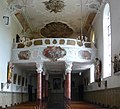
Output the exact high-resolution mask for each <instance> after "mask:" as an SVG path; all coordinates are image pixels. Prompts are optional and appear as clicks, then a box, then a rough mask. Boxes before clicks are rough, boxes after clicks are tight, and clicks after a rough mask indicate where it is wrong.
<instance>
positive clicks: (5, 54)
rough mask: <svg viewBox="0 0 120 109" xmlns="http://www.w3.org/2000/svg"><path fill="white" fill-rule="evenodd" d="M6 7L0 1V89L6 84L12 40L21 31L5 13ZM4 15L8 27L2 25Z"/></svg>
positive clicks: (15, 22) (13, 17)
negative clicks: (8, 20)
mask: <svg viewBox="0 0 120 109" xmlns="http://www.w3.org/2000/svg"><path fill="white" fill-rule="evenodd" d="M6 6H7V3H6V2H5V0H0V63H1V64H0V88H1V83H6V82H7V64H8V62H9V61H10V59H11V49H12V44H13V38H15V36H16V34H17V33H18V32H20V31H21V29H22V27H21V25H20V24H19V23H18V21H17V19H16V18H15V16H13V15H12V14H9V13H8V12H7V8H6ZM4 15H6V16H9V19H10V23H9V25H5V24H4V22H3V16H4ZM6 91H10V89H6Z"/></svg>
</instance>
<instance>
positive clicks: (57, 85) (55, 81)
mask: <svg viewBox="0 0 120 109" xmlns="http://www.w3.org/2000/svg"><path fill="white" fill-rule="evenodd" d="M53 89H55V90H58V89H61V78H53Z"/></svg>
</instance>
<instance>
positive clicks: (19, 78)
mask: <svg viewBox="0 0 120 109" xmlns="http://www.w3.org/2000/svg"><path fill="white" fill-rule="evenodd" d="M20 84H21V75H19V76H18V85H20Z"/></svg>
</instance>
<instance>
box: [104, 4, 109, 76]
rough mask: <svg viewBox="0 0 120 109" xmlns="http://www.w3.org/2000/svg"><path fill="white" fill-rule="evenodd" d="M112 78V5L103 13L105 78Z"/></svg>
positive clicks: (107, 5)
mask: <svg viewBox="0 0 120 109" xmlns="http://www.w3.org/2000/svg"><path fill="white" fill-rule="evenodd" d="M108 76H111V22H110V5H109V4H108V3H107V4H106V5H105V7H104V11H103V78H105V77H108Z"/></svg>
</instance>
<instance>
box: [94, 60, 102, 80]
mask: <svg viewBox="0 0 120 109" xmlns="http://www.w3.org/2000/svg"><path fill="white" fill-rule="evenodd" d="M95 81H96V82H100V81H101V61H100V60H99V59H98V58H96V59H95Z"/></svg>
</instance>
